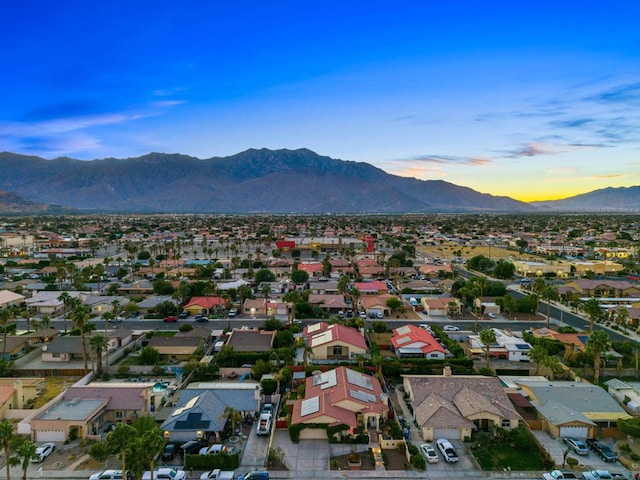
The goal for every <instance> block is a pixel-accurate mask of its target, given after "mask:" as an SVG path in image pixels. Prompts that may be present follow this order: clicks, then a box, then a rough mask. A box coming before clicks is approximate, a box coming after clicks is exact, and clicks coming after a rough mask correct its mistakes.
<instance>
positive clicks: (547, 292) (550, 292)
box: [541, 285, 559, 328]
mask: <svg viewBox="0 0 640 480" xmlns="http://www.w3.org/2000/svg"><path fill="white" fill-rule="evenodd" d="M541 295H542V299H543V300H546V301H547V328H549V326H550V318H551V317H550V315H551V302H552V301H555V300H558V298H559V296H558V289H557V288H556V286H555V285H545V287H544V288H543V289H542V292H541Z"/></svg>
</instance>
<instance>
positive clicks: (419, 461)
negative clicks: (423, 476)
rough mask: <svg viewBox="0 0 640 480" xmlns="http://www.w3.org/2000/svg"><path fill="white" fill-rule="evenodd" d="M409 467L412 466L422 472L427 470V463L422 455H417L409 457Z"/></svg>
mask: <svg viewBox="0 0 640 480" xmlns="http://www.w3.org/2000/svg"><path fill="white" fill-rule="evenodd" d="M411 465H413V467H414V468H416V469H418V470H420V471H422V470H424V469H425V468H427V461H426V460H425V459H424V457H423V456H422V455H420V454H418V455H414V456H412V457H411Z"/></svg>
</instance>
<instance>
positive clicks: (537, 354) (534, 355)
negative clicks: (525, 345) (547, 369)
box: [529, 345, 549, 375]
mask: <svg viewBox="0 0 640 480" xmlns="http://www.w3.org/2000/svg"><path fill="white" fill-rule="evenodd" d="M548 356H549V352H547V349H546V348H544V347H543V346H542V345H534V346H533V347H531V350H529V358H530V359H531V361H532V362H534V363H535V364H536V373H535V374H536V375H538V371H539V369H540V365H542V364H543V363H544V362H545V360H546V358H547V357H548Z"/></svg>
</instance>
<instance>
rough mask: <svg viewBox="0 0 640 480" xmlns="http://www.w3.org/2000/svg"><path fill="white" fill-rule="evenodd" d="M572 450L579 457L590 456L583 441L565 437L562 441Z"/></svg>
mask: <svg viewBox="0 0 640 480" xmlns="http://www.w3.org/2000/svg"><path fill="white" fill-rule="evenodd" d="M562 440H563V441H564V443H566V444H567V445H568V446H569V448H570V449H571V450H573V451H574V452H575V453H576V454H578V455H589V449H588V448H587V446H586V445H585V443H584V442H583V441H582V440H578V439H577V438H571V437H565V438H563V439H562Z"/></svg>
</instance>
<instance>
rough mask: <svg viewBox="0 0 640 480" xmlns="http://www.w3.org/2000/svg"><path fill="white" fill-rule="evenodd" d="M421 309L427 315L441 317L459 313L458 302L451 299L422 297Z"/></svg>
mask: <svg viewBox="0 0 640 480" xmlns="http://www.w3.org/2000/svg"><path fill="white" fill-rule="evenodd" d="M420 303H422V308H424V312H425V313H426V314H427V315H431V316H439V317H443V316H445V315H454V314H456V313H460V311H461V306H460V302H459V301H458V300H457V299H455V298H453V297H422V298H421V299H420Z"/></svg>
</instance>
